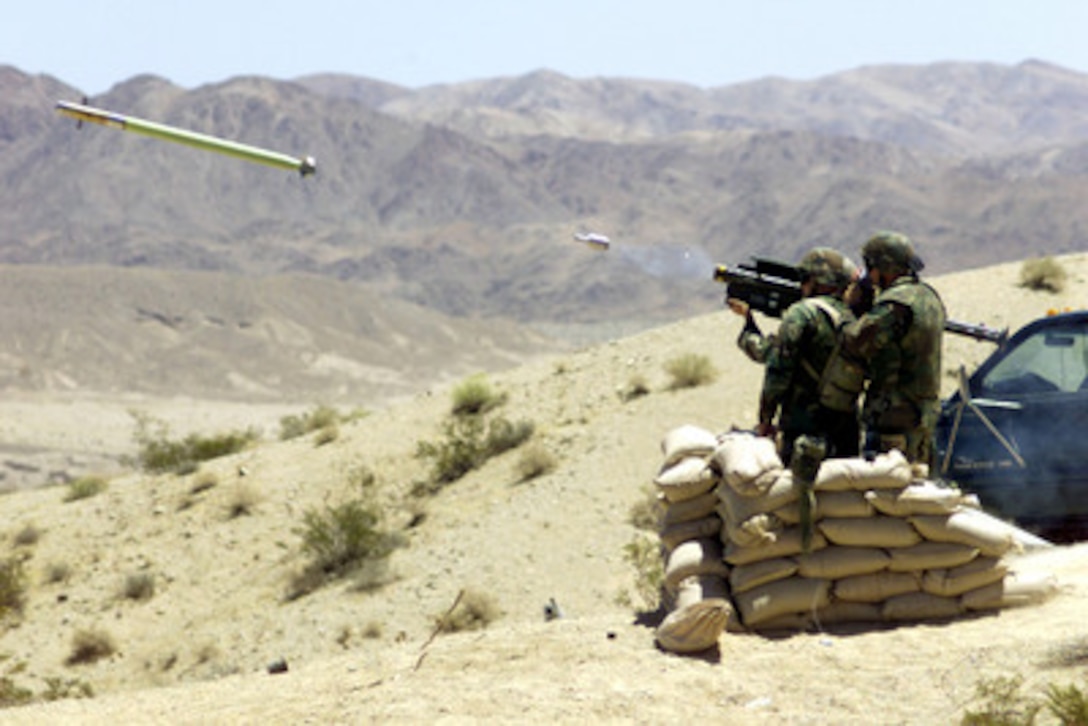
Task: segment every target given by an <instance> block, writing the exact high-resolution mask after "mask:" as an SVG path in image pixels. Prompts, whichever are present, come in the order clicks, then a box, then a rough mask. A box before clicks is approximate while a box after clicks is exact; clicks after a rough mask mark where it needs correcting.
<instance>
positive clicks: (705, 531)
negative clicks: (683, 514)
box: [658, 515, 722, 551]
mask: <svg viewBox="0 0 1088 726" xmlns="http://www.w3.org/2000/svg"><path fill="white" fill-rule="evenodd" d="M721 530H722V520H721V519H720V518H719V517H718V516H717V515H711V516H709V517H703V518H702V519H693V520H691V521H688V522H677V523H676V524H671V525H669V526H667V527H664V528H662V530H661V532H660V534H659V535H658V536H659V537H660V538H661V544H663V545H665V549H667V550H669V551H672V550H674V549H676V547H677V546H678V545H679V544H680V543H682V542H687V541H688V540H692V539H699V538H701V537H715V536H717V535H718V534H719V533H720V532H721Z"/></svg>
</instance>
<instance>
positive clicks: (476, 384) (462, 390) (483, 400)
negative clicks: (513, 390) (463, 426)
mask: <svg viewBox="0 0 1088 726" xmlns="http://www.w3.org/2000/svg"><path fill="white" fill-rule="evenodd" d="M452 397H453V404H452V406H451V407H450V413H452V414H453V415H454V416H475V415H477V414H481V413H487V412H488V411H490V410H492V409H494V408H498V407H499V406H501V405H502V404H503V403H505V402H506V396H505V395H504V394H500V393H496V392H495V391H494V390H493V389H492V388H491V384H490V383H488V381H487V378H486V377H485V376H483V375H476V376H473V377H471V378H469V379H467V380H465V381H462V382H461V383H459V384H458V385H457V386H456V387H455V388H454V389H453V394H452Z"/></svg>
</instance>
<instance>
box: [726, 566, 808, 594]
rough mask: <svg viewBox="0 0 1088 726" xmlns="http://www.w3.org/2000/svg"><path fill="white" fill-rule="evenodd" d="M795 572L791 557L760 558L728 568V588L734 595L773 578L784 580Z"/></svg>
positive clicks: (795, 568)
mask: <svg viewBox="0 0 1088 726" xmlns="http://www.w3.org/2000/svg"><path fill="white" fill-rule="evenodd" d="M795 574H797V560H795V559H793V558H792V557H776V558H775V559H773V560H761V561H759V562H753V563H751V564H750V565H739V566H737V567H733V568H731V569H730V570H729V589H730V590H731V591H732V592H733V594H734V595H736V594H737V593H741V592H745V591H746V590H751V589H752V588H754V587H759V586H760V585H766V584H767V583H768V582H774V581H775V580H784V579H786V578H787V577H793V576H794V575H795Z"/></svg>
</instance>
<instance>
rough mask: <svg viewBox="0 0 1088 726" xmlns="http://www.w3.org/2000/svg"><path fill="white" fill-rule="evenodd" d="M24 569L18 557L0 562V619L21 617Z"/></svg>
mask: <svg viewBox="0 0 1088 726" xmlns="http://www.w3.org/2000/svg"><path fill="white" fill-rule="evenodd" d="M26 587H27V577H26V567H25V566H24V565H23V560H22V559H21V558H18V557H9V558H7V559H6V560H0V619H3V618H4V617H6V616H7V615H9V614H14V615H21V614H22V612H23V607H25V605H26Z"/></svg>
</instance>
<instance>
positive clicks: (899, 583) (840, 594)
mask: <svg viewBox="0 0 1088 726" xmlns="http://www.w3.org/2000/svg"><path fill="white" fill-rule="evenodd" d="M920 580H921V578H920V576H919V575H918V573H912V572H874V573H873V574H871V575H855V576H854V577H844V578H842V579H840V580H836V581H835V586H834V589H833V591H832V592H833V594H834V596H835V599H836V600H846V601H847V602H873V603H876V602H883V601H885V600H887V599H888V598H890V597H895V596H896V595H905V594H907V593H910V592H919V591H920V590H921V588H922V585H921V582H920Z"/></svg>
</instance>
